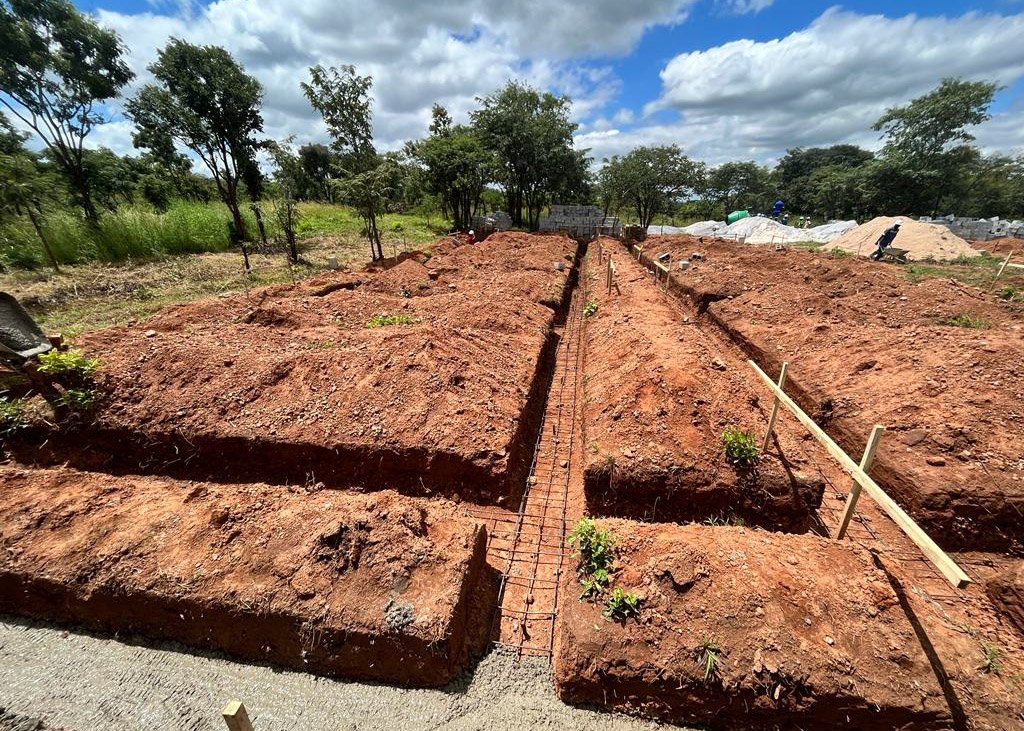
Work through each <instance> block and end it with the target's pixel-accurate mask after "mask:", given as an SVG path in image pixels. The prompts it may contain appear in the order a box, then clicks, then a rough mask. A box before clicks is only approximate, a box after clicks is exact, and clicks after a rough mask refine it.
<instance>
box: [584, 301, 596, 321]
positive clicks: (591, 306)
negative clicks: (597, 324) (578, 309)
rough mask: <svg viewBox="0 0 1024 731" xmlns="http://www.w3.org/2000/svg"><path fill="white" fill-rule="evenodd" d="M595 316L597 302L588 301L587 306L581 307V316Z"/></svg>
mask: <svg viewBox="0 0 1024 731" xmlns="http://www.w3.org/2000/svg"><path fill="white" fill-rule="evenodd" d="M595 314H597V300H590V301H589V302H587V304H585V305H583V316H584V317H591V316H592V315H595Z"/></svg>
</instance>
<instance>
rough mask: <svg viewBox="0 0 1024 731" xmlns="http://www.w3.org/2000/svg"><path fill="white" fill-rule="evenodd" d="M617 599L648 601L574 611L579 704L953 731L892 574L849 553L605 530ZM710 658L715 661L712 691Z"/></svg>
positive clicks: (568, 669)
mask: <svg viewBox="0 0 1024 731" xmlns="http://www.w3.org/2000/svg"><path fill="white" fill-rule="evenodd" d="M600 525H601V527H608V528H611V529H612V531H613V533H614V535H615V536H616V539H617V554H618V555H617V559H616V564H615V565H616V566H617V567H618V571H617V573H616V575H615V578H614V583H615V585H616V586H619V587H621V588H622V589H623V590H624V591H634V592H636V593H637V594H639V595H640V597H641V598H642V604H641V610H640V614H639V616H638V617H637V618H635V619H627V620H624V621H614V622H613V621H610V620H607V619H605V618H604V617H603V616H602V613H601V606H600V605H599V604H590V603H586V602H581V601H576V599H575V597H576V596H577V595H578V593H579V591H578V585H577V584H576V582H575V579H574V577H573V576H572V575H571V572H569V573H568V575H567V577H566V579H565V582H566V596H568V597H570V598H569V599H568V600H567V601H566V602H565V603H564V605H563V607H562V611H561V612H560V615H559V635H558V643H557V646H556V655H555V683H556V687H557V689H558V692H559V695H560V696H561V697H562V698H563V699H564V700H567V701H570V702H572V703H583V704H595V705H600V706H604V707H607V708H613V709H616V710H621V711H627V712H637V713H642V714H643V715H645V716H653V717H658V718H663V719H666V720H670V721H673V722H677V723H696V724H701V725H707V726H708V727H710V728H723V729H732V728H773V729H774V728H802V729H812V728H815V729H831V728H837V727H840V726H841V727H842V728H849V729H880V728H896V727H900V728H904V727H905V728H914V729H925V728H947V727H949V725H950V715H949V711H948V708H947V706H946V704H945V701H944V698H943V695H942V692H941V690H940V688H939V686H938V683H937V681H936V678H935V675H934V674H933V671H932V669H931V666H930V665H929V661H928V659H927V658H926V656H925V653H924V652H923V651H922V649H921V647H920V645H919V644H918V642H917V640H916V637H915V634H914V630H913V628H912V627H911V625H910V622H909V621H908V620H907V617H906V615H905V614H904V613H903V610H902V609H901V606H900V603H899V600H898V598H897V596H896V594H895V592H894V590H893V588H892V586H891V585H890V584H889V582H888V580H887V578H886V576H885V574H884V573H883V572H882V571H881V570H879V569H877V568H876V567H875V566H874V565H873V563H872V559H871V557H870V555H869V554H868V553H867V552H866V551H864V550H862V549H859V548H856V547H853V546H852V545H850V544H839V543H833V542H830V541H827V540H824V539H821V538H818V537H816V536H811V535H801V536H795V535H781V534H774V533H767V532H764V531H756V530H755V531H752V530H750V529H746V528H727V527H716V528H709V527H706V526H699V525H689V526H673V527H668V526H664V525H659V526H650V525H644V524H639V523H631V522H626V521H618V520H607V521H601V522H600ZM706 645H712V646H714V647H716V648H718V650H717V652H718V657H719V659H718V662H717V665H716V667H715V668H714V671H713V672H711V673H709V674H708V676H707V678H706V677H705V674H706V665H705V656H704V652H703V650H702V649H701V648H702V647H704V646H706Z"/></svg>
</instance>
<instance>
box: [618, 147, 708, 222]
mask: <svg viewBox="0 0 1024 731" xmlns="http://www.w3.org/2000/svg"><path fill="white" fill-rule="evenodd" d="M705 175H706V170H705V167H704V164H703V163H700V162H694V161H693V160H691V159H690V158H688V157H687V156H686V155H684V154H683V151H682V150H681V149H679V146H678V145H665V146H659V147H637V148H635V149H634V150H633V151H632V152H630V153H629V154H628V155H625V156H622V157H620V156H618V155H616V156H615V157H613V158H611V159H610V160H608V161H606V163H605V170H602V173H601V178H600V179H601V181H602V188H605V187H607V188H608V189H610V190H611V191H612V194H613V195H614V197H615V198H616V200H618V201H619V202H620V203H621V204H623V205H627V206H630V207H631V208H632V209H633V212H634V213H635V214H636V217H637V220H638V221H639V223H640V225H641V226H644V227H647V226H650V225H651V221H653V220H654V217H655V216H656V215H658V214H659V213H665V212H667V211H669V210H671V208H672V206H673V205H675V204H676V203H677V202H678V201H680V200H681V199H683V198H685V197H686V196H688V195H690V194H692V193H693V192H694V191H695V190H697V189H698V188H699V187H700V186H701V185H702V182H703V178H704V176H705Z"/></svg>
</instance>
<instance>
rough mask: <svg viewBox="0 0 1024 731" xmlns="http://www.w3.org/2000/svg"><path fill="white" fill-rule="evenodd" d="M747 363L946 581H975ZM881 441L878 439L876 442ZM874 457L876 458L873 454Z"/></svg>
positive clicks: (960, 584)
mask: <svg viewBox="0 0 1024 731" xmlns="http://www.w3.org/2000/svg"><path fill="white" fill-rule="evenodd" d="M747 363H748V364H749V365H750V367H751V368H753V369H754V372H755V373H757V375H759V376H760V377H761V380H762V381H764V382H765V384H766V385H767V386H768V388H770V389H771V390H772V393H774V394H775V398H776V399H778V401H779V403H781V404H782V405H783V406H785V407H786V408H787V409H789V410H790V411H791V412H792V414H793V416H795V417H796V418H797V420H798V421H799V422H800V423H801V424H803V425H804V426H805V427H807V429H808V431H810V432H811V435H812V436H813V437H814V438H815V439H817V440H818V441H819V442H820V443H821V445H822V446H823V447H825V449H826V450H827V451H828V453H829V454H830V455H832V457H833V458H835V460H836V461H837V462H838V463H839V466H840V467H842V468H843V471H844V472H846V474H848V475H849V476H850V477H851V478H853V481H854V482H856V483H858V484H859V485H860V487H861V489H863V490H866V491H867V493H868V494H869V495H871V497H872V499H873V500H874V501H875V502H876V503H878V506H879V507H880V508H882V510H884V511H885V512H886V514H887V515H888V516H889V517H890V518H892V519H893V522H895V523H896V525H898V526H899V527H900V528H901V529H902V530H903V532H904V533H906V534H907V537H908V538H910V540H912V541H913V542H914V543H915V544H916V545H917V547H918V548H920V549H921V552H922V553H924V555H925V556H926V557H927V558H928V560H929V561H931V562H932V564H933V565H934V566H935V568H937V569H938V570H939V572H940V573H941V574H942V575H943V576H945V577H946V580H947V581H948V582H949V583H950V584H952V585H953V586H955V587H956V588H958V589H962V588H964V587H965V586H967V585H968V584H970V583H971V579H970V577H969V576H967V574H965V573H964V571H963V569H961V568H960V567H959V566H957V564H956V562H955V561H953V559H951V558H950V557H949V556H948V555H947V554H946V552H945V551H943V550H942V549H941V548H939V547H938V545H937V544H936V543H935V541H933V540H932V539H931V537H929V535H928V534H927V533H925V532H924V531H923V530H922V529H921V526H919V525H918V524H917V523H915V522H914V519H913V518H911V517H910V516H909V515H907V514H906V512H904V510H903V508H901V507H900V506H899V505H897V504H896V501H895V500H893V499H892V498H891V497H889V495H888V494H887V493H886V492H885V490H883V489H882V488H881V487H879V486H878V483H876V482H875V481H874V480H872V479H871V478H870V477H869V476H868V475H867V473H866V472H864V470H863V469H861V468H860V467H859V466H858V465H857V463H856V462H854V461H853V460H852V459H851V458H850V456H849V455H848V454H847V453H846V452H844V451H843V450H842V448H841V447H840V446H839V445H838V444H836V443H835V442H834V441H832V438H831V437H830V436H829V435H828V434H826V433H825V431H824V430H823V429H822V428H821V427H820V426H818V425H817V424H815V423H814V419H812V418H811V417H810V416H808V415H807V414H805V413H804V411H803V410H802V409H801V408H800V407H799V406H797V405H796V403H795V402H794V401H793V399H791V398H790V397H789V396H787V395H786V392H785V391H783V390H782V389H781V388H779V387H778V386H777V385H776V384H775V381H773V380H772V379H771V378H770V377H769V376H768V375H767V374H766V373H765V372H764V371H762V370H761V369H760V368H759V367H758V366H757V363H755V362H754V361H752V360H748V361H747ZM876 441H877V440H876ZM872 456H873V455H872Z"/></svg>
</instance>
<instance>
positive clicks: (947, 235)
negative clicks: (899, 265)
mask: <svg viewBox="0 0 1024 731" xmlns="http://www.w3.org/2000/svg"><path fill="white" fill-rule="evenodd" d="M895 221H896V218H893V217H891V216H879V217H878V218H874V219H872V220H870V221H868V222H867V223H865V224H862V225H860V226H858V227H857V228H855V229H853V230H852V231H850V232H848V233H846V234H843V235H842V236H840V237H839V238H837V239H835V240H834V241H832V243H831V244H829V246H828V248H830V249H841V250H842V251H846V252H849V253H851V254H857V255H859V256H869V255H870V254H871V252H873V251H874V250H875V242H876V241H878V237H879V236H881V235H882V232H883V231H885V229H887V228H889V227H890V226H892V225H893V223H894V222H895ZM902 221H903V224H902V226H900V231H899V233H898V234H897V235H896V239H895V240H894V241H893V242H892V246H893V247H894V248H897V249H904V250H906V252H907V259H910V260H912V261H921V260H922V259H939V260H947V259H956V258H957V257H961V256H977V255H978V252H977V251H976V250H975V249H974V248H972V247H971V245H970V244H968V243H967V242H966V241H964V240H963V239H962V238H960V237H959V236H956V235H955V234H953V233H952V232H951V231H950V230H949V229H948V228H946V227H945V226H940V225H938V224H935V223H922V222H921V221H915V220H914V219H912V218H903V219H902Z"/></svg>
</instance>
